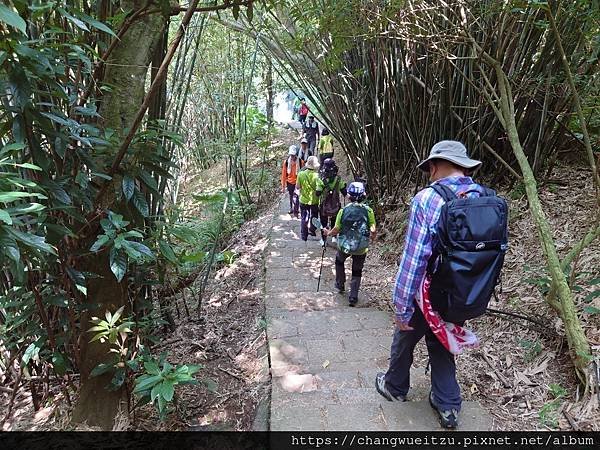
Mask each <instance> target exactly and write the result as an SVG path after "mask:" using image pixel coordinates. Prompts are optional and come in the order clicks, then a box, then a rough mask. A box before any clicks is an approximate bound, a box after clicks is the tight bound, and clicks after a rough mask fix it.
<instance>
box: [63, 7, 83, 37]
mask: <svg viewBox="0 0 600 450" xmlns="http://www.w3.org/2000/svg"><path fill="white" fill-rule="evenodd" d="M57 10H58V12H60V14H61V15H62V16H63V17H66V18H67V19H68V20H69V21H70V22H72V23H73V24H74V25H75V26H77V28H81V29H82V30H83V31H87V32H89V31H90V29H89V28H88V27H87V26H86V25H85V23H83V21H81V20H79V19H78V18H77V17H73V16H72V15H71V14H69V13H68V12H67V11H65V10H64V9H63V8H57Z"/></svg>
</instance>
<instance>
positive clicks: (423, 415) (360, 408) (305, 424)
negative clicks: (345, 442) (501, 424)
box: [271, 400, 492, 431]
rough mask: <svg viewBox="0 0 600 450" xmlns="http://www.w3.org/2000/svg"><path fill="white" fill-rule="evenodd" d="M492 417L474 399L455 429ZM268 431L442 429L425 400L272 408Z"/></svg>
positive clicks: (484, 425)
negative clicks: (269, 429)
mask: <svg viewBox="0 0 600 450" xmlns="http://www.w3.org/2000/svg"><path fill="white" fill-rule="evenodd" d="M491 426H492V420H491V417H490V416H489V414H488V413H487V412H486V411H484V410H483V409H482V408H481V406H479V405H478V404H477V403H475V402H464V403H463V405H462V411H461V413H460V415H459V427H458V431H488V430H490V429H491ZM271 431H441V428H440V426H439V421H438V416H437V414H436V413H435V412H434V411H433V409H432V408H431V407H430V405H429V402H428V401H418V402H403V403H399V402H387V401H385V400H383V401H377V402H366V403H360V404H355V405H348V404H314V405H312V406H302V405H295V406H288V407H285V408H279V409H273V408H272V409H271Z"/></svg>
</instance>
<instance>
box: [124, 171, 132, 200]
mask: <svg viewBox="0 0 600 450" xmlns="http://www.w3.org/2000/svg"><path fill="white" fill-rule="evenodd" d="M122 185H123V195H125V198H126V199H127V201H129V200H131V197H133V193H134V192H135V180H134V179H133V178H131V177H130V176H129V175H125V176H124V177H123V183H122Z"/></svg>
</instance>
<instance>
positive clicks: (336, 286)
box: [335, 283, 346, 294]
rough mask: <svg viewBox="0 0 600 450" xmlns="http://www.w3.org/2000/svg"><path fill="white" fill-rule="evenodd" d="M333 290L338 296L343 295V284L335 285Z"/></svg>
mask: <svg viewBox="0 0 600 450" xmlns="http://www.w3.org/2000/svg"><path fill="white" fill-rule="evenodd" d="M335 288H336V289H337V291H338V294H343V293H344V292H345V291H346V289H345V288H344V285H343V284H337V283H335Z"/></svg>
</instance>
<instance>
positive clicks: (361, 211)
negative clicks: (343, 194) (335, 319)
mask: <svg viewBox="0 0 600 450" xmlns="http://www.w3.org/2000/svg"><path fill="white" fill-rule="evenodd" d="M348 198H349V199H350V202H351V203H350V204H349V205H347V206H345V207H344V208H342V209H341V210H340V211H339V212H338V214H337V217H336V220H335V227H333V229H331V230H325V236H332V237H335V236H339V239H338V251H337V255H336V256H335V288H336V289H337V291H338V292H339V293H340V294H341V293H343V292H344V291H345V284H346V270H345V269H344V262H345V261H346V259H348V258H349V257H351V258H352V279H351V281H350V294H349V295H348V305H349V306H355V305H356V304H357V303H358V290H359V288H360V280H361V277H362V270H363V267H364V265H365V259H366V258H367V251H368V250H369V239H375V236H376V228H375V214H374V213H373V210H372V209H371V208H370V207H368V206H367V205H365V204H364V203H363V202H364V200H365V198H366V193H365V186H364V184H362V183H360V182H352V183H350V186H348Z"/></svg>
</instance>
